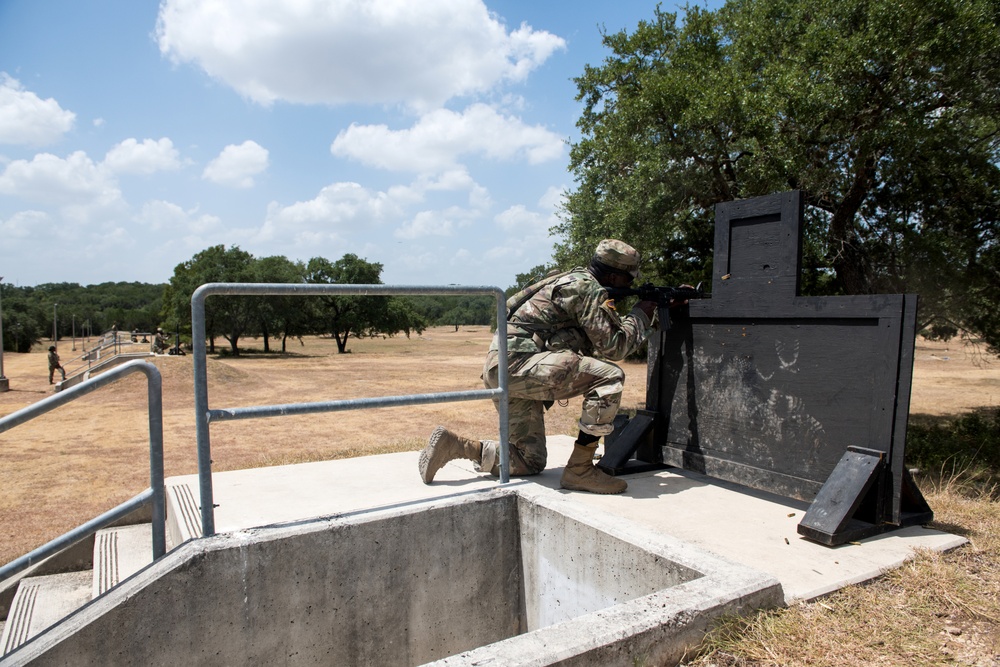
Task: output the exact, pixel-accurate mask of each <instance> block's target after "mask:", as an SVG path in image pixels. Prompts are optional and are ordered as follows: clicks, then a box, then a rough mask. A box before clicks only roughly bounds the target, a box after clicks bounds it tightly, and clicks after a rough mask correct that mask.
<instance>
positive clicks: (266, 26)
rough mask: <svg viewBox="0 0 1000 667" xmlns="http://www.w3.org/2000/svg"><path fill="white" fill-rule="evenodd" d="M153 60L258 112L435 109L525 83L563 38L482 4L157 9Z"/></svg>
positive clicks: (260, 0) (438, 0)
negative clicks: (195, 72)
mask: <svg viewBox="0 0 1000 667" xmlns="http://www.w3.org/2000/svg"><path fill="white" fill-rule="evenodd" d="M156 34H157V40H158V43H159V46H160V52H161V53H162V54H163V55H164V56H167V57H169V58H171V59H172V60H173V61H174V62H177V63H193V64H196V65H197V66H199V67H201V68H202V69H203V70H204V71H205V72H206V73H208V74H209V75H210V76H212V77H214V78H216V79H218V80H220V81H222V82H224V83H225V84H226V85H229V86H231V87H233V88H234V89H236V90H237V91H239V92H240V93H241V94H243V95H245V96H247V97H249V98H251V99H253V100H255V101H257V102H259V103H262V104H269V103H271V102H273V101H275V100H286V101H290V102H302V103H326V104H343V103H352V102H360V103H397V102H404V103H407V104H410V105H412V106H414V107H416V108H433V107H437V106H440V105H442V104H443V103H444V102H445V101H447V100H449V99H451V98H453V97H455V96H459V95H469V94H477V93H483V92H486V91H489V90H491V89H493V88H494V87H495V86H497V85H498V84H500V83H502V82H505V81H513V82H518V81H522V80H523V79H524V78H525V77H526V76H527V75H528V73H529V72H531V71H532V70H534V69H535V68H537V67H538V66H539V65H540V64H542V63H543V62H545V60H547V59H548V58H549V56H551V55H552V53H553V52H555V51H556V50H559V49H563V48H565V46H566V42H565V40H563V39H562V38H561V37H558V36H556V35H553V34H551V33H549V32H546V31H538V30H534V29H532V28H531V27H530V26H528V25H526V24H522V25H521V26H520V27H518V28H517V29H515V30H513V31H510V32H508V30H507V27H506V26H505V25H504V24H503V23H502V22H501V21H500V19H499V18H498V17H496V16H495V15H493V14H491V13H490V11H489V10H488V9H487V7H486V5H485V4H483V2H482V0H420V2H413V1H408V0H366V1H365V2H357V1H355V2H330V1H329V0H296V1H295V2H281V3H276V2H274V1H273V0H215V1H214V2H206V1H205V0H163V2H162V3H161V5H160V13H159V17H158V19H157V26H156Z"/></svg>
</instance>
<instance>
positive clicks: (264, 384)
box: [0, 327, 1000, 667]
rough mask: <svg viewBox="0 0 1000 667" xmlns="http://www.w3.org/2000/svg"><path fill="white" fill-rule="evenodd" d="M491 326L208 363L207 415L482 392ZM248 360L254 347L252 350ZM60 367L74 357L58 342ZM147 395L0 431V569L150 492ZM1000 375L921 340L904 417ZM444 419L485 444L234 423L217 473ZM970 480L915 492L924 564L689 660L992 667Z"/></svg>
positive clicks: (730, 635)
mask: <svg viewBox="0 0 1000 667" xmlns="http://www.w3.org/2000/svg"><path fill="white" fill-rule="evenodd" d="M489 340H490V333H489V331H488V330H487V328H486V327H468V328H463V329H461V330H460V331H458V332H455V331H454V330H453V329H452V328H447V327H446V328H436V329H431V330H429V331H427V332H426V333H425V335H423V336H419V337H413V338H410V339H407V338H405V337H399V338H392V339H375V340H358V341H352V342H351V345H350V348H351V350H352V353H351V354H346V355H338V354H336V349H335V344H334V342H333V341H332V340H329V339H318V338H310V339H306V341H305V345H304V346H299V345H298V344H297V343H295V344H294V346H293V345H290V347H289V354H287V355H274V354H272V355H263V354H247V355H246V356H244V357H241V358H238V359H232V358H210V360H209V400H210V405H211V406H212V407H213V408H220V407H236V406H247V405H262V404H273V403H294V402H301V401H319V400H332V399H342V398H360V397H369V396H383V395H397V394H407V393H425V392H437V391H457V390H466V389H478V388H481V386H482V385H481V383H480V381H479V374H480V372H481V370H482V368H481V367H482V359H483V355H484V352H485V350H486V348H487V347H488V345H489ZM246 343H247V344H248V346H249V347H260V345H259V344H257V345H254V343H253V341H246ZM60 351H61V354H62V355H63V357H64V358H67V357H68V356H70V352H69V350H68V345H66V344H65V343H62V344H60ZM155 363H156V365H157V367H158V368H159V369H160V371H161V373H162V375H163V388H164V397H163V398H164V435H165V450H166V452H165V454H166V471H167V475H180V474H187V473H193V472H195V471H196V468H197V465H196V458H195V437H194V406H193V382H192V372H191V357H190V356H188V357H179V358H178V357H160V358H157V360H156V362H155ZM4 364H5V371H6V375H7V376H8V377H9V378H10V381H11V388H12V391H10V392H8V393H6V394H0V415H5V414H9V413H11V412H13V411H14V410H17V409H19V408H21V407H23V406H25V405H28V404H30V403H34V402H35V401H37V400H39V399H41V398H44V397H45V396H46V395H48V392H49V389H50V388H49V386H48V376H47V369H46V362H45V355H44V354H43V353H41V352H33V353H32V354H27V355H15V354H10V353H8V354H5V356H4ZM625 370H626V374H627V376H628V378H629V379H628V381H627V382H626V394H625V398H624V400H623V405H624V406H625V407H626V408H630V407H638V406H640V405H641V404H642V402H643V398H644V393H645V387H644V382H645V365H644V364H641V363H629V364H625ZM145 395H146V388H145V380H144V379H143V378H142V377H140V376H130V377H128V378H126V379H125V380H123V381H121V382H119V383H116V384H115V385H113V386H112V387H110V388H107V389H105V390H103V391H100V392H97V393H94V394H90V395H89V396H87V397H85V398H82V399H81V400H79V401H76V402H74V403H73V404H71V405H68V406H65V407H64V408H60V409H59V410H57V411H55V412H52V413H49V414H48V415H46V416H44V417H41V418H39V419H36V420H34V421H32V422H30V423H29V424H26V425H24V426H21V427H18V428H16V429H14V430H12V431H10V432H8V433H5V434H0V478H2V479H3V484H2V485H0V562H8V561H10V560H11V559H13V558H15V557H17V556H19V555H21V554H23V553H26V552H27V551H28V550H30V549H31V548H34V547H35V546H37V545H39V544H42V543H44V542H45V541H47V540H49V539H51V538H53V537H55V536H57V535H59V534H61V533H62V532H64V531H66V530H68V529H69V528H72V527H74V526H77V525H79V524H81V523H83V522H84V521H86V520H88V519H90V518H92V517H93V516H96V515H97V514H98V513H100V512H102V511H104V510H106V509H108V508H110V507H112V506H113V505H115V504H117V503H118V502H121V501H122V500H125V499H127V498H129V497H131V496H132V495H134V494H135V493H137V492H139V491H140V490H142V489H143V488H145V487H146V486H148V467H147V462H148V456H147V446H148V435H147V430H146V400H145ZM998 399H1000V363H998V362H997V360H996V359H993V358H988V357H985V356H984V355H982V354H981V353H978V352H976V351H974V350H973V351H972V352H971V353H970V352H969V351H967V350H965V349H963V348H961V347H958V346H956V345H954V344H952V345H950V346H949V345H948V344H943V343H927V342H923V341H920V343H919V345H918V348H917V354H916V361H915V367H914V386H913V395H912V400H911V412H912V413H915V414H916V413H919V414H928V415H947V414H955V413H960V412H964V411H968V410H971V409H974V408H978V407H983V406H989V405H996V404H997V402H998ZM578 411H579V399H577V400H575V401H571V402H570V403H569V404H568V405H566V406H560V405H556V406H555V407H554V408H553V409H552V410H551V411H550V412H549V414H548V417H547V421H546V425H547V430H548V432H549V433H550V434H557V433H566V434H575V432H576V431H575V426H574V425H575V421H576V419H577V416H578ZM438 423H444V424H447V425H449V426H450V427H452V428H454V429H455V430H458V431H460V432H463V433H465V434H468V435H474V436H481V437H495V436H496V432H497V421H496V413H495V411H494V410H493V408H492V406H491V405H490V404H489V403H488V402H485V401H474V402H465V403H449V404H443V405H438V406H419V407H412V408H390V409H382V410H364V411H354V412H340V413H330V414H326V415H313V416H309V417H305V416H303V417H288V418H280V419H263V420H260V419H257V420H244V421H237V422H226V423H221V424H217V425H215V426H213V427H212V447H213V459H214V469H215V470H230V469H239V468H248V467H256V466H264V465H277V464H286V463H298V462H306V461H315V460H323V459H331V458H342V457H347V456H363V455H368V454H375V453H383V452H390V451H403V450H415V449H419V448H420V447H422V446H423V444H424V439H425V438H426V436H427V434H428V433H429V432H430V431H431V429H433V427H434V426H435V425H437V424H438ZM964 480H965V477H963V476H962V475H956V476H950V477H946V478H945V479H944V480H943V481H936V482H935V481H934V480H927V479H925V480H922V481H921V486H922V488H923V490H924V492H925V495H926V496H927V498H928V501H929V502H930V504H931V507H933V508H934V510H935V515H936V518H937V526H938V527H940V528H943V529H945V530H948V531H950V532H954V533H959V534H962V535H964V536H966V537H968V538H969V540H970V544H968V545H967V546H965V547H962V548H960V549H957V550H955V551H953V552H951V553H947V554H936V553H921V554H919V555H918V556H917V558H915V559H914V560H913V561H912V562H910V563H908V564H907V565H905V566H904V567H902V568H900V569H897V570H894V571H892V572H889V573H888V574H887V575H886V576H884V577H882V578H880V579H879V580H877V581H875V582H872V583H870V584H868V585H864V586H852V587H849V588H846V589H843V590H841V591H838V592H837V593H835V594H833V595H831V596H828V597H826V598H824V599H822V600H818V601H814V602H811V603H806V604H798V605H795V606H793V607H791V608H789V609H785V610H779V611H772V612H767V613H761V614H758V615H756V616H753V617H750V618H746V619H733V620H730V621H728V622H727V623H725V624H724V625H722V626H721V627H720V628H718V629H717V630H716V631H715V633H713V635H712V636H711V639H710V642H709V643H708V644H707V645H706V648H705V652H704V654H703V655H702V656H700V657H699V658H697V659H694V660H693V662H691V663H690V664H691V665H697V666H698V667H707V666H708V665H718V666H720V667H721V666H735V665H741V666H744V665H746V666H748V665H830V666H845V667H846V666H855V665H891V666H899V667H902V666H904V665H906V666H910V665H939V664H963V665H1000V505H998V503H997V502H995V501H991V500H989V498H990V497H994V498H995V497H996V495H995V494H994V495H992V496H991V495H990V493H989V490H988V489H987V490H985V491H984V490H983V489H975V488H971V487H970V486H969V485H968V484H967V483H966V482H965V481H964Z"/></svg>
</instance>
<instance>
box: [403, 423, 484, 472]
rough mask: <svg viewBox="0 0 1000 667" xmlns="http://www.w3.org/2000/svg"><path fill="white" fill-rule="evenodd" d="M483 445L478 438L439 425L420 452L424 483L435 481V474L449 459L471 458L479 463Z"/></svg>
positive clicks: (420, 465)
mask: <svg viewBox="0 0 1000 667" xmlns="http://www.w3.org/2000/svg"><path fill="white" fill-rule="evenodd" d="M482 454H483V447H482V445H481V444H480V442H479V441H478V440H469V439H468V438H463V437H462V436H460V435H456V434H454V433H452V432H451V431H449V430H448V429H446V428H445V427H443V426H438V427H437V428H436V429H434V432H433V433H431V437H430V438H428V440H427V446H426V447H424V449H423V451H422V452H420V463H419V464H418V466H419V468H420V479H422V480H424V484H430V483H431V482H432V481H434V475H436V474H437V471H438V470H440V469H441V468H442V467H444V464H445V463H447V462H448V461H454V460H455V459H469V460H470V461H473V462H475V463H479V462H480V459H481V458H482Z"/></svg>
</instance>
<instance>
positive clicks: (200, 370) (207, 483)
mask: <svg viewBox="0 0 1000 667" xmlns="http://www.w3.org/2000/svg"><path fill="white" fill-rule="evenodd" d="M213 284H215V283H209V284H208V285H202V286H201V287H199V288H198V289H196V290H195V291H194V294H192V295H191V346H192V347H193V348H194V349H193V350H192V352H193V354H194V360H193V366H194V427H195V438H196V443H197V447H198V489H199V492H200V498H201V500H200V502H201V532H202V535H204V536H205V537H209V536H210V535H215V506H214V504H213V499H212V444H211V438H210V436H209V433H208V372H207V364H208V352H207V350H205V297H206V296H207V295H208V293H209V291H210V289H206V288H211V286H212V285H213Z"/></svg>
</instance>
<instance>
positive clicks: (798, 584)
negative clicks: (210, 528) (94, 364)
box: [168, 436, 966, 603]
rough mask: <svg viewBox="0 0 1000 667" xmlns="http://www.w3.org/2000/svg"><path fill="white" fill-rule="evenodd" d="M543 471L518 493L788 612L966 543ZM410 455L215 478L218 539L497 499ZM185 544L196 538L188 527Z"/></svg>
mask: <svg viewBox="0 0 1000 667" xmlns="http://www.w3.org/2000/svg"><path fill="white" fill-rule="evenodd" d="M548 447H549V467H548V468H547V469H546V470H545V471H544V472H543V473H542V474H540V475H537V476H534V477H530V478H524V479H515V480H512V481H511V484H513V485H540V486H543V487H548V488H549V489H554V490H556V491H557V492H559V493H561V494H563V495H564V496H565V497H566V499H567V500H568V501H571V502H574V503H579V505H580V506H581V507H593V508H599V509H601V510H604V511H606V512H608V513H610V514H612V515H618V516H621V517H623V518H627V519H629V520H631V521H634V522H637V523H639V524H641V525H643V526H646V527H648V528H650V529H652V530H653V531H654V532H657V533H660V534H663V535H667V536H670V537H673V538H676V539H679V540H681V541H684V542H688V543H690V544H693V545H695V546H698V547H700V548H702V549H705V550H707V551H710V552H712V553H714V554H716V555H718V556H721V557H722V558H725V559H728V560H730V561H733V562H735V563H739V564H742V565H746V566H749V567H751V568H754V569H756V570H758V571H760V572H762V573H765V574H769V575H771V576H773V577H774V578H775V579H777V580H778V581H779V582H780V583H781V586H782V589H783V593H784V599H785V601H786V603H788V602H792V601H795V600H808V599H811V598H815V597H817V596H821V595H824V594H826V593H829V592H831V591H834V590H837V589H838V588H841V587H843V586H846V585H849V584H852V583H858V582H861V581H866V580H868V579H871V578H874V577H877V576H879V575H880V574H882V573H883V572H885V571H886V570H889V569H892V568H895V567H897V566H899V565H900V564H902V563H903V562H904V561H905V560H906V559H908V558H910V557H912V556H913V555H914V553H915V550H917V549H931V550H935V551H944V550H948V549H952V548H955V547H957V546H960V545H961V544H964V543H965V542H966V540H965V538H962V537H958V536H955V535H951V534H948V533H944V532H941V531H937V530H930V529H927V528H923V527H921V526H914V527H909V528H903V529H900V530H896V531H891V532H888V533H885V534H883V535H880V536H876V537H872V538H868V539H865V540H862V541H861V542H858V543H852V544H845V545H842V546H839V547H834V548H831V547H826V546H822V545H820V544H816V543H814V542H810V541H809V540H806V539H804V538H802V537H800V536H799V535H798V534H797V533H796V526H797V524H798V523H799V521H801V519H802V516H803V515H804V513H805V511H806V509H807V504H806V503H802V502H798V501H795V500H790V499H788V498H782V497H779V496H773V495H769V494H766V493H762V492H758V491H753V490H750V489H746V488H744V487H740V486H737V485H734V484H729V483H727V482H721V481H719V480H714V479H710V478H708V477H704V476H701V475H698V474H696V473H690V472H686V471H682V470H677V469H670V470H664V471H658V472H648V473H638V474H634V475H627V476H625V477H624V479H626V480H627V481H628V483H629V489H628V491H626V492H625V494H622V495H617V496H600V495H594V494H589V493H580V492H569V491H563V490H560V489H559V478H560V476H561V474H562V464H563V462H565V461H566V460H567V458H568V457H569V453H570V451H571V450H572V438H570V437H568V436H556V437H552V438H549V443H548ZM417 459H418V453H417V452H403V453H399V454H386V455H380V456H369V457H364V458H355V459H341V460H337V461H325V462H319V463H306V464H299V465H289V466H279V467H273V468H258V469H251V470H239V471H229V472H221V473H215V475H214V495H215V498H214V500H215V503H216V504H217V505H218V507H217V508H216V510H215V526H216V532H217V533H230V532H237V531H241V530H246V529H250V528H255V527H262V526H269V525H274V524H281V523H288V522H294V521H300V520H303V519H309V518H315V517H321V516H330V515H343V514H350V513H354V512H360V511H367V510H371V509H376V508H390V507H405V506H407V505H409V504H413V503H417V502H421V501H425V500H428V499H434V498H447V497H450V496H455V495H458V494H475V493H479V492H482V491H484V490H488V489H491V488H494V487H495V486H496V485H497V484H498V482H497V480H496V479H495V478H491V477H489V476H486V475H482V474H479V473H476V472H475V471H474V470H473V468H472V463H471V462H468V461H455V462H451V463H449V464H448V465H446V466H445V467H444V468H443V469H442V470H441V471H440V472H439V473H438V474H437V476H436V478H435V481H434V483H433V484H430V485H425V484H423V482H422V481H421V480H420V476H419V474H418V472H417ZM168 484H169V485H170V486H174V487H185V486H186V487H188V489H189V490H190V492H191V494H192V495H193V497H194V498H197V497H198V479H197V476H196V475H188V476H181V477H173V478H170V479H169V480H168ZM181 529H182V532H184V531H186V532H187V534H184V535H182V536H180V537H182V538H186V537H194V536H196V535H194V534H192V531H197V526H196V525H194V522H185V523H184V525H183V526H182V527H181Z"/></svg>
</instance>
